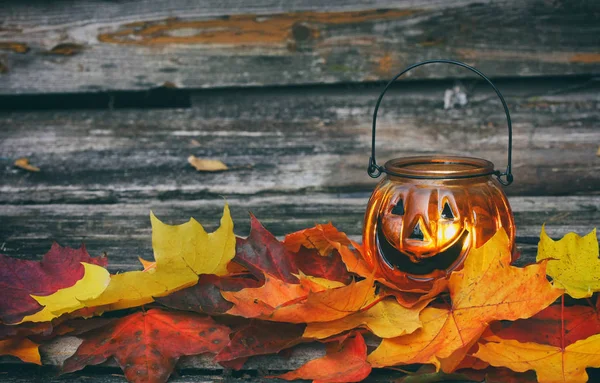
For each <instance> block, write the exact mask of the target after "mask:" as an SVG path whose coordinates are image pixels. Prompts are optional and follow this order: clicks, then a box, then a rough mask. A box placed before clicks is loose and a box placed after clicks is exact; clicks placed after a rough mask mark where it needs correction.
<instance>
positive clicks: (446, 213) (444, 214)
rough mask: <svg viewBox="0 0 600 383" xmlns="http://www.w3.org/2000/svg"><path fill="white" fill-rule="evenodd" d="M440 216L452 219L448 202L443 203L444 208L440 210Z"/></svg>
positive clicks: (452, 215)
mask: <svg viewBox="0 0 600 383" xmlns="http://www.w3.org/2000/svg"><path fill="white" fill-rule="evenodd" d="M442 218H443V219H454V214H453V213H452V209H451V208H450V205H448V202H446V203H445V204H444V210H442Z"/></svg>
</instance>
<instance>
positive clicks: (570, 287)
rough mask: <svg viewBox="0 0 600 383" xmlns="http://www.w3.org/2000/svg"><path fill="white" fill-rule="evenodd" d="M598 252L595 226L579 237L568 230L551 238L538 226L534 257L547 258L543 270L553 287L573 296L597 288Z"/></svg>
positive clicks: (583, 295)
mask: <svg viewBox="0 0 600 383" xmlns="http://www.w3.org/2000/svg"><path fill="white" fill-rule="evenodd" d="M598 255H599V254H598V238H597V237H596V229H594V230H592V232H590V233H588V234H587V235H585V236H583V237H580V236H579V235H577V234H575V233H568V234H567V235H565V236H564V237H563V238H562V239H560V240H558V241H554V240H552V238H550V237H548V235H547V234H546V230H545V227H544V226H542V233H541V234H540V243H539V245H538V254H537V258H536V260H537V261H538V262H539V261H541V260H544V259H548V260H549V261H548V267H547V268H546V273H547V274H548V275H549V276H551V277H552V279H553V281H554V285H555V286H556V287H558V288H561V289H565V291H566V292H567V294H569V295H570V296H572V297H573V298H577V299H580V298H588V297H591V296H592V294H593V293H595V292H597V291H600V259H598Z"/></svg>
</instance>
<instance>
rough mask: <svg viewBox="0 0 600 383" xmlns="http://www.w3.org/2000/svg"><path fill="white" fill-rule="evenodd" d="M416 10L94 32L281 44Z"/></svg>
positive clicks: (111, 39)
mask: <svg viewBox="0 0 600 383" xmlns="http://www.w3.org/2000/svg"><path fill="white" fill-rule="evenodd" d="M415 13H417V11H412V10H393V9H381V10H370V11H357V12H296V13H284V14H275V15H264V16H261V15H233V16H225V17H220V18H216V19H209V20H180V19H177V18H170V19H166V20H158V21H139V22H135V23H129V24H125V25H123V26H122V27H120V28H118V30H117V31H116V32H110V33H102V34H100V35H98V41H101V42H104V43H114V44H132V45H167V44H226V45H261V44H283V43H285V42H286V41H287V40H288V39H294V40H297V41H304V40H308V39H310V38H318V37H319V30H318V27H319V26H320V25H340V24H355V23H364V22H368V21H380V20H395V19H402V18H406V17H407V16H410V15H413V14H415Z"/></svg>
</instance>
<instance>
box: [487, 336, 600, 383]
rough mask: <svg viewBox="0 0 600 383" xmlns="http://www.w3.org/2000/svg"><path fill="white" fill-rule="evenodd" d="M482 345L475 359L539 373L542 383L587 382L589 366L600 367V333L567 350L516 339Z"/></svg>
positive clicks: (515, 369)
mask: <svg viewBox="0 0 600 383" xmlns="http://www.w3.org/2000/svg"><path fill="white" fill-rule="evenodd" d="M496 340H499V341H498V342H489V343H486V344H481V343H480V344H479V350H478V351H477V353H475V356H476V357H477V358H479V359H481V360H484V361H486V362H488V363H489V364H491V365H492V366H496V367H508V368H510V369H511V370H513V371H517V372H525V371H527V370H535V372H536V374H537V379H538V382H540V383H555V382H556V383H558V382H561V383H566V382H569V383H578V382H587V381H588V375H587V373H586V371H585V369H586V367H600V334H596V335H593V336H591V337H589V338H587V339H583V340H579V341H577V342H575V343H572V344H570V345H568V346H567V347H565V349H564V350H562V349H561V348H560V347H555V346H549V345H546V344H538V343H531V342H528V343H521V342H519V341H516V340H503V339H500V338H497V339H496Z"/></svg>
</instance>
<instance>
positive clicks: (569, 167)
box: [0, 80, 600, 204]
mask: <svg viewBox="0 0 600 383" xmlns="http://www.w3.org/2000/svg"><path fill="white" fill-rule="evenodd" d="M433 85H435V87H434V88H432V86H431V85H428V84H425V85H414V84H411V83H410V82H408V83H407V82H404V83H403V84H399V87H400V88H399V90H398V91H397V92H395V91H392V92H391V93H390V96H389V97H388V98H386V99H385V101H384V104H383V106H382V110H381V116H380V120H379V128H378V144H377V148H378V160H379V161H380V162H381V163H383V162H384V161H385V160H386V159H389V158H393V157H401V156H407V155H415V154H426V153H429V154H431V153H445V154H456V155H473V156H478V157H483V158H487V159H490V160H492V161H493V162H494V163H496V164H497V166H498V168H503V167H504V166H505V161H506V157H505V156H506V141H507V138H506V127H505V121H504V115H503V112H502V109H501V107H500V105H499V103H498V102H497V101H496V99H495V98H494V97H492V95H490V93H489V90H487V89H485V88H483V87H482V86H479V85H478V86H472V84H470V83H465V86H467V88H469V89H470V92H469V104H468V105H467V106H466V107H464V108H461V109H451V110H444V109H443V91H444V89H445V88H447V87H451V86H452V82H449V83H439V84H438V83H436V84H433ZM500 87H501V89H502V90H504V91H505V93H507V98H508V101H509V104H510V107H511V111H512V115H513V122H514V174H515V183H514V184H513V185H511V186H510V187H509V188H506V192H507V193H508V194H511V195H560V194H575V193H578V194H582V193H593V192H598V191H599V190H600V172H598V170H599V169H600V157H598V156H597V155H596V151H597V149H598V143H599V142H600V129H599V126H600V108H599V105H600V92H598V90H600V83H598V82H594V81H591V82H590V81H587V82H586V81H585V80H582V81H576V80H572V81H566V82H564V81H555V82H552V81H550V82H547V83H546V82H542V83H540V82H537V81H508V82H500ZM572 87H583V88H584V89H583V90H579V91H566V90H565V89H569V88H572ZM524 90H525V92H526V94H524ZM379 91H380V87H365V88H362V87H358V88H344V87H332V88H316V89H312V88H306V89H273V90H264V91H260V90H244V91H242V90H240V91H236V92H228V91H203V92H199V93H197V94H195V95H194V97H193V100H192V101H193V107H192V108H189V109H164V110H156V109H155V110H112V111H111V110H90V111H48V112H30V113H22V112H18V113H17V112H13V113H0V126H2V127H3V129H2V130H0V157H2V163H3V166H2V167H0V203H4V204H6V203H10V204H24V203H44V204H47V203H117V202H127V201H133V200H138V199H140V198H151V199H152V198H156V199H160V200H170V199H196V198H200V197H203V196H219V195H224V196H233V195H252V194H256V193H263V194H264V193H290V192H292V193H296V192H298V191H300V190H307V191H335V192H338V193H345V192H354V191H365V192H366V191H370V190H372V189H373V187H374V185H375V182H376V181H374V180H372V179H371V178H370V177H368V176H367V175H366V171H365V169H366V165H367V162H368V156H369V152H370V134H371V133H370V119H371V113H372V108H373V104H374V101H375V99H376V97H377V95H378V92H379ZM557 93H558V94H557ZM191 154H194V155H196V156H198V157H210V158H218V159H221V160H223V161H224V162H226V163H227V164H229V165H232V166H233V167H234V168H235V169H234V170H232V171H229V172H223V173H215V174H206V173H204V174H202V173H198V172H196V171H195V170H194V169H193V168H192V167H190V166H189V165H188V163H187V158H188V156H189V155H191ZM22 156H26V157H29V158H30V159H31V161H32V163H33V164H35V165H36V166H39V167H40V168H41V169H42V170H41V172H39V173H27V172H26V171H23V170H19V169H16V168H13V167H12V161H14V160H15V159H16V158H19V157H22Z"/></svg>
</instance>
